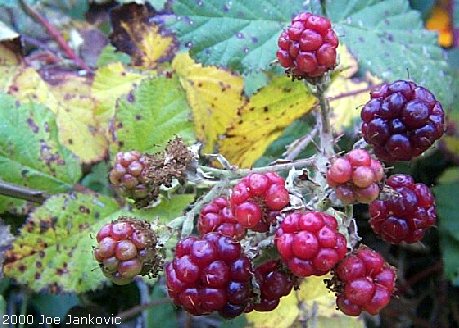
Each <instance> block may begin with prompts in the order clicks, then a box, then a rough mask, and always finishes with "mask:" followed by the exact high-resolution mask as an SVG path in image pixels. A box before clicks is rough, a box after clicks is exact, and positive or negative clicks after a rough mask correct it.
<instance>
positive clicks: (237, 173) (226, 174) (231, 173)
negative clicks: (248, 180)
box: [201, 156, 316, 180]
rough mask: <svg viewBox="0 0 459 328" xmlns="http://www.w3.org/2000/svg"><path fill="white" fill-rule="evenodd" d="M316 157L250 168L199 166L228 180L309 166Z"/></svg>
mask: <svg viewBox="0 0 459 328" xmlns="http://www.w3.org/2000/svg"><path fill="white" fill-rule="evenodd" d="M315 161H316V158H315V157H314V156H312V157H309V158H304V159H300V160H297V161H294V162H288V163H281V164H275V165H270V166H263V167H254V168H252V169H234V170H222V169H217V168H214V167H210V166H201V169H202V170H203V171H205V172H207V173H210V174H211V175H212V176H213V177H215V178H220V179H221V178H226V179H229V180H233V179H239V178H242V177H244V176H246V175H247V174H250V173H267V172H272V171H276V172H278V171H287V170H290V169H292V168H294V169H301V168H305V167H308V166H311V165H313V164H314V163H315Z"/></svg>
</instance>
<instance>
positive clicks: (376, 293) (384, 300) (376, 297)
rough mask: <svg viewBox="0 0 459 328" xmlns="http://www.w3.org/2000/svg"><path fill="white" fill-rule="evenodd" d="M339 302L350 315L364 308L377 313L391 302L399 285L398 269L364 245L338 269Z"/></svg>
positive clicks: (340, 306) (336, 282)
mask: <svg viewBox="0 0 459 328" xmlns="http://www.w3.org/2000/svg"><path fill="white" fill-rule="evenodd" d="M335 273H336V276H335V280H336V281H335V284H336V288H335V289H336V290H335V291H336V292H337V299H336V305H337V306H338V308H339V309H340V310H341V311H342V312H344V314H346V315H350V316H358V315H359V314H360V313H361V312H362V311H367V312H368V313H370V314H372V315H375V314H377V313H378V312H379V311H380V310H381V309H382V308H384V307H385V306H386V305H387V304H388V303H389V301H390V298H391V296H392V294H393V292H394V288H395V279H396V274H395V269H394V268H393V267H391V266H389V264H387V263H386V262H385V261H384V259H383V258H382V256H381V255H380V254H378V253H377V252H375V251H373V250H371V249H370V248H368V247H366V246H363V247H360V248H359V249H357V250H356V251H354V253H352V254H350V255H348V256H347V257H346V258H345V259H344V260H342V261H341V262H340V264H339V265H338V266H337V268H336V271H335Z"/></svg>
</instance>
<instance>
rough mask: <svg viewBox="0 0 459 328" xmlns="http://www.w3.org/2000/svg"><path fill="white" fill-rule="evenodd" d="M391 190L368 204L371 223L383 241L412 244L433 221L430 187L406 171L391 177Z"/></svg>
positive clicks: (433, 211) (433, 206)
mask: <svg viewBox="0 0 459 328" xmlns="http://www.w3.org/2000/svg"><path fill="white" fill-rule="evenodd" d="M386 184H387V186H389V187H391V189H392V190H391V191H390V192H389V193H388V194H387V195H386V197H385V199H383V200H376V201H374V202H372V203H370V225H371V227H372V229H373V231H374V232H375V233H376V234H377V235H378V236H380V237H381V238H382V239H383V240H385V241H387V242H389V243H392V244H398V243H401V242H402V241H403V242H407V243H415V242H417V241H419V240H421V239H422V238H423V237H424V234H425V232H426V230H427V229H429V228H430V227H431V226H433V225H434V224H435V221H436V213H435V199H434V196H433V195H432V193H431V192H430V189H429V187H427V186H426V185H425V184H422V183H415V182H414V180H413V178H412V177H411V176H409V175H405V174H396V175H392V176H390V177H389V178H388V179H387V181H386Z"/></svg>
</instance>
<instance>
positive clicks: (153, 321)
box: [145, 284, 179, 328]
mask: <svg viewBox="0 0 459 328" xmlns="http://www.w3.org/2000/svg"><path fill="white" fill-rule="evenodd" d="M167 297H168V296H167V293H166V292H165V290H163V289H162V288H161V286H160V285H159V284H157V285H155V287H154V289H153V293H152V294H151V296H150V302H154V301H161V300H164V299H167ZM175 309H176V307H175V306H174V304H172V302H169V303H164V304H162V303H161V304H157V305H155V306H152V307H150V308H149V310H148V311H147V319H146V322H145V326H146V327H156V326H158V323H161V328H175V327H178V326H179V325H178V322H177V314H176V311H175Z"/></svg>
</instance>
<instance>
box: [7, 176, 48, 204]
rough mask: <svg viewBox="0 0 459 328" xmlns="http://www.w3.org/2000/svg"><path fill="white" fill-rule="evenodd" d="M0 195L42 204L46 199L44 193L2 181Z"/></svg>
mask: <svg viewBox="0 0 459 328" xmlns="http://www.w3.org/2000/svg"><path fill="white" fill-rule="evenodd" d="M0 195H4V196H8V197H13V198H19V199H24V200H28V201H30V202H34V203H43V202H44V201H45V200H46V198H47V197H48V194H47V193H46V192H44V191H41V190H34V189H29V188H26V187H23V186H18V185H15V184H12V183H8V182H4V181H0Z"/></svg>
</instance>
